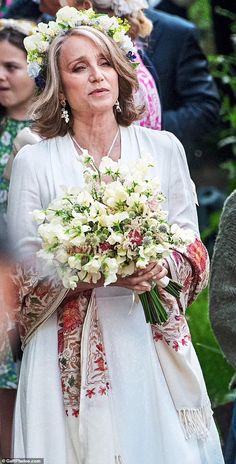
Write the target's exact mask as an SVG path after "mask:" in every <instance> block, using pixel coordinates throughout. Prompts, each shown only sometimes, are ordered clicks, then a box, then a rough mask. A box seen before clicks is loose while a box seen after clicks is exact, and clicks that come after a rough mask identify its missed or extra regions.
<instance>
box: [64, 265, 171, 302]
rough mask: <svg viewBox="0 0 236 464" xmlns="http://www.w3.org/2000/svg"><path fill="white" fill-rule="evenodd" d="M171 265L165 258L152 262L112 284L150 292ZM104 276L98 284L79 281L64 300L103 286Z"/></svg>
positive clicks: (141, 291)
mask: <svg viewBox="0 0 236 464" xmlns="http://www.w3.org/2000/svg"><path fill="white" fill-rule="evenodd" d="M168 271H169V267H168V263H167V261H165V260H163V262H162V264H157V263H151V264H149V265H148V266H147V267H146V268H145V269H140V270H138V271H136V272H135V273H134V274H132V275H131V276H127V277H118V279H117V281H116V282H114V283H113V284H111V285H112V286H116V287H124V288H128V289H130V290H132V291H134V292H136V293H138V294H139V293H140V294H141V293H145V292H149V291H150V290H151V288H152V285H153V282H156V283H157V282H158V280H160V279H162V277H165V276H166V275H167V274H168ZM103 285H104V278H103V277H102V278H101V279H100V280H99V281H98V282H97V283H96V284H93V283H86V282H79V283H78V285H77V287H76V289H75V290H69V292H68V293H67V295H66V297H65V300H64V302H68V301H69V300H70V299H72V298H77V297H78V296H79V294H80V293H81V292H84V291H86V290H93V289H94V288H99V287H103Z"/></svg>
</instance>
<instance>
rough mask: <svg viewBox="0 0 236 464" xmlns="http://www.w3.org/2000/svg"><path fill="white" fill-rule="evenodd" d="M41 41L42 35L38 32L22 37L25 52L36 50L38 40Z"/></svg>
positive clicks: (38, 43)
mask: <svg viewBox="0 0 236 464" xmlns="http://www.w3.org/2000/svg"><path fill="white" fill-rule="evenodd" d="M41 41H42V36H41V34H40V33H36V34H33V35H30V36H28V37H25V38H24V46H25V49H26V50H27V52H31V51H33V50H37V49H38V47H39V45H40V42H41Z"/></svg>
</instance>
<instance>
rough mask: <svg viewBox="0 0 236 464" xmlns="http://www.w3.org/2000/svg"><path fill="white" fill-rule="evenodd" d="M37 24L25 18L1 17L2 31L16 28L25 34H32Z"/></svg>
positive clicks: (0, 29) (0, 28) (0, 26)
mask: <svg viewBox="0 0 236 464" xmlns="http://www.w3.org/2000/svg"><path fill="white" fill-rule="evenodd" d="M35 26H36V24H35V23H33V22H31V21H26V20H24V19H5V18H1V19H0V31H2V30H3V29H10V28H11V29H14V30H15V31H18V32H20V33H21V34H23V35H27V36H28V35H31V34H33V32H34V30H35Z"/></svg>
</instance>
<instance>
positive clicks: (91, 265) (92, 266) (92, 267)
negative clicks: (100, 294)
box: [83, 258, 101, 274]
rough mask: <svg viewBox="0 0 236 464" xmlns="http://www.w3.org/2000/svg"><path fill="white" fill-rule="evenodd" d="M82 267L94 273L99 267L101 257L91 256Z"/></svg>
mask: <svg viewBox="0 0 236 464" xmlns="http://www.w3.org/2000/svg"><path fill="white" fill-rule="evenodd" d="M83 269H84V270H85V271H87V272H89V273H90V274H93V273H96V272H98V271H99V270H100V269H101V259H99V258H93V259H91V260H90V261H89V262H88V263H87V264H85V265H84V266H83Z"/></svg>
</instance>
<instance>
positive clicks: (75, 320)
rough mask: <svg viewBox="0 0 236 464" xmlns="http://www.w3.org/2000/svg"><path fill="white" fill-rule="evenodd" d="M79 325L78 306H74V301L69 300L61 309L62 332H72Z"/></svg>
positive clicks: (80, 322) (80, 321)
mask: <svg viewBox="0 0 236 464" xmlns="http://www.w3.org/2000/svg"><path fill="white" fill-rule="evenodd" d="M81 324H82V320H81V314H80V311H79V305H77V304H75V301H74V300H71V301H69V302H68V303H66V304H65V306H64V309H63V330H64V332H72V331H73V330H75V328H76V327H78V326H80V325H81Z"/></svg>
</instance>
